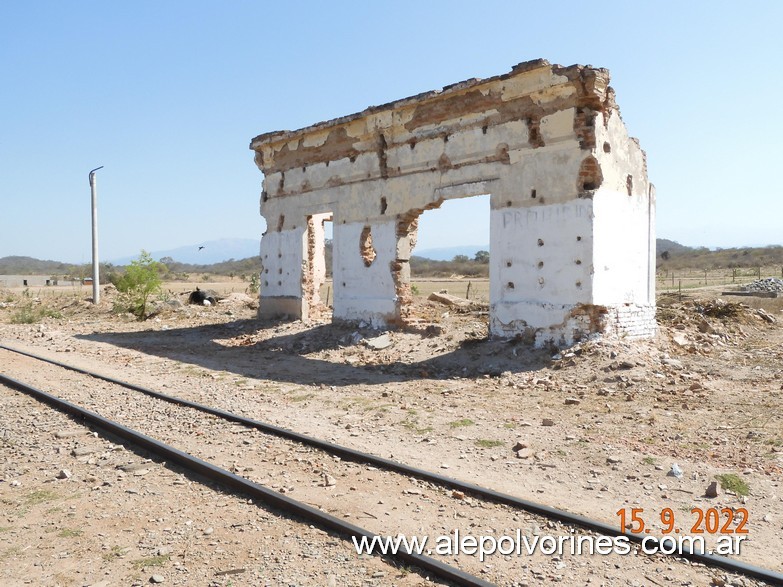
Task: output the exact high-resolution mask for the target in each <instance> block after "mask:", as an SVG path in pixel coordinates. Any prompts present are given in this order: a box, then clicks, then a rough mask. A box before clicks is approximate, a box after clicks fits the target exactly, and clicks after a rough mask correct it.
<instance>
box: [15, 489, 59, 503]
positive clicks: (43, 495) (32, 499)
mask: <svg viewBox="0 0 783 587" xmlns="http://www.w3.org/2000/svg"><path fill="white" fill-rule="evenodd" d="M59 497H60V496H59V495H57V494H56V493H55V492H54V491H49V490H48V489H42V490H40V491H33V492H32V493H30V494H28V495H27V496H25V498H24V503H25V504H26V505H38V504H39V503H45V502H47V501H52V500H55V499H58V498H59Z"/></svg>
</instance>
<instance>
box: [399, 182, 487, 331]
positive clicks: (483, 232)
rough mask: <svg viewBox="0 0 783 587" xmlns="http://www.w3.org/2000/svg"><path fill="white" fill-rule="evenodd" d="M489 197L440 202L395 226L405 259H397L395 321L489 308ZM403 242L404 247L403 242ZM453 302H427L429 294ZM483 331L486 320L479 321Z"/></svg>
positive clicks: (437, 317)
mask: <svg viewBox="0 0 783 587" xmlns="http://www.w3.org/2000/svg"><path fill="white" fill-rule="evenodd" d="M489 226H490V197H489V195H476V196H467V197H462V198H455V199H449V200H441V201H439V202H436V203H434V204H433V205H431V206H429V207H427V208H425V209H423V210H414V211H411V212H409V213H408V214H407V215H406V216H405V217H403V218H402V219H401V220H400V221H399V223H398V226H397V236H398V238H400V239H401V241H402V243H403V247H405V245H406V244H407V247H406V248H409V249H410V257H409V261H408V262H405V260H404V259H398V262H397V263H398V265H399V267H397V268H396V269H397V271H396V281H397V295H398V297H399V299H400V318H401V319H402V320H403V321H404V322H406V323H415V322H419V321H422V320H423V321H427V322H440V318H441V317H442V315H443V314H444V313H445V312H447V311H449V312H450V311H452V309H453V310H454V311H455V312H462V311H469V310H472V311H479V312H480V311H481V309H482V308H484V307H486V310H487V312H488V309H489V267H490V263H489V260H490V249H489V242H490V238H489ZM406 239H407V243H405V240H406ZM441 292H443V293H446V294H448V295H449V296H454V297H456V298H459V300H457V301H456V302H455V303H456V304H457V305H454V306H448V307H446V306H443V305H440V304H439V303H437V302H435V303H433V302H428V301H427V300H428V298H429V297H430V295H431V294H432V293H441ZM482 322H483V323H484V325H485V327H484V330H486V328H487V326H486V324H487V320H486V319H484V320H482Z"/></svg>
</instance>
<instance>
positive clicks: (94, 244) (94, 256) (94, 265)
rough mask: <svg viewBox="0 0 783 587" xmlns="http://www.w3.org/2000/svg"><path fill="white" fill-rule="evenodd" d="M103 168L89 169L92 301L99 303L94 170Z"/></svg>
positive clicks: (96, 191)
mask: <svg viewBox="0 0 783 587" xmlns="http://www.w3.org/2000/svg"><path fill="white" fill-rule="evenodd" d="M99 169H103V165H101V166H100V167H96V168H95V169H93V170H92V171H90V195H91V200H92V303H93V304H99V303H100V301H101V290H100V286H101V284H100V283H99V271H98V185H97V181H96V179H95V172H96V171H98V170H99Z"/></svg>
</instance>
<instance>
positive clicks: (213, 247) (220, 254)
mask: <svg viewBox="0 0 783 587" xmlns="http://www.w3.org/2000/svg"><path fill="white" fill-rule="evenodd" d="M260 242H261V241H260V240H255V239H250V238H222V239H219V240H214V241H206V242H202V243H198V244H195V245H186V246H184V247H177V248H176V249H167V250H164V251H150V255H152V258H153V259H155V260H156V261H160V260H161V259H163V258H164V257H171V258H172V259H174V260H175V261H179V262H180V263H190V264H193V265H212V264H214V263H222V262H223V261H228V260H229V259H246V258H248V257H256V256H258V251H259V246H260ZM201 247H203V248H201ZM134 259H138V255H134V256H133V257H122V258H119V259H110V262H111V263H113V264H114V265H127V264H128V263H130V262H131V261H133V260H134Z"/></svg>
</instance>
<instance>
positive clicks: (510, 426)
mask: <svg viewBox="0 0 783 587" xmlns="http://www.w3.org/2000/svg"><path fill="white" fill-rule="evenodd" d="M516 427H517V423H516V422H511V421H508V422H505V423H504V424H503V428H508V429H509V430H513V429H514V428H516Z"/></svg>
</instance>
